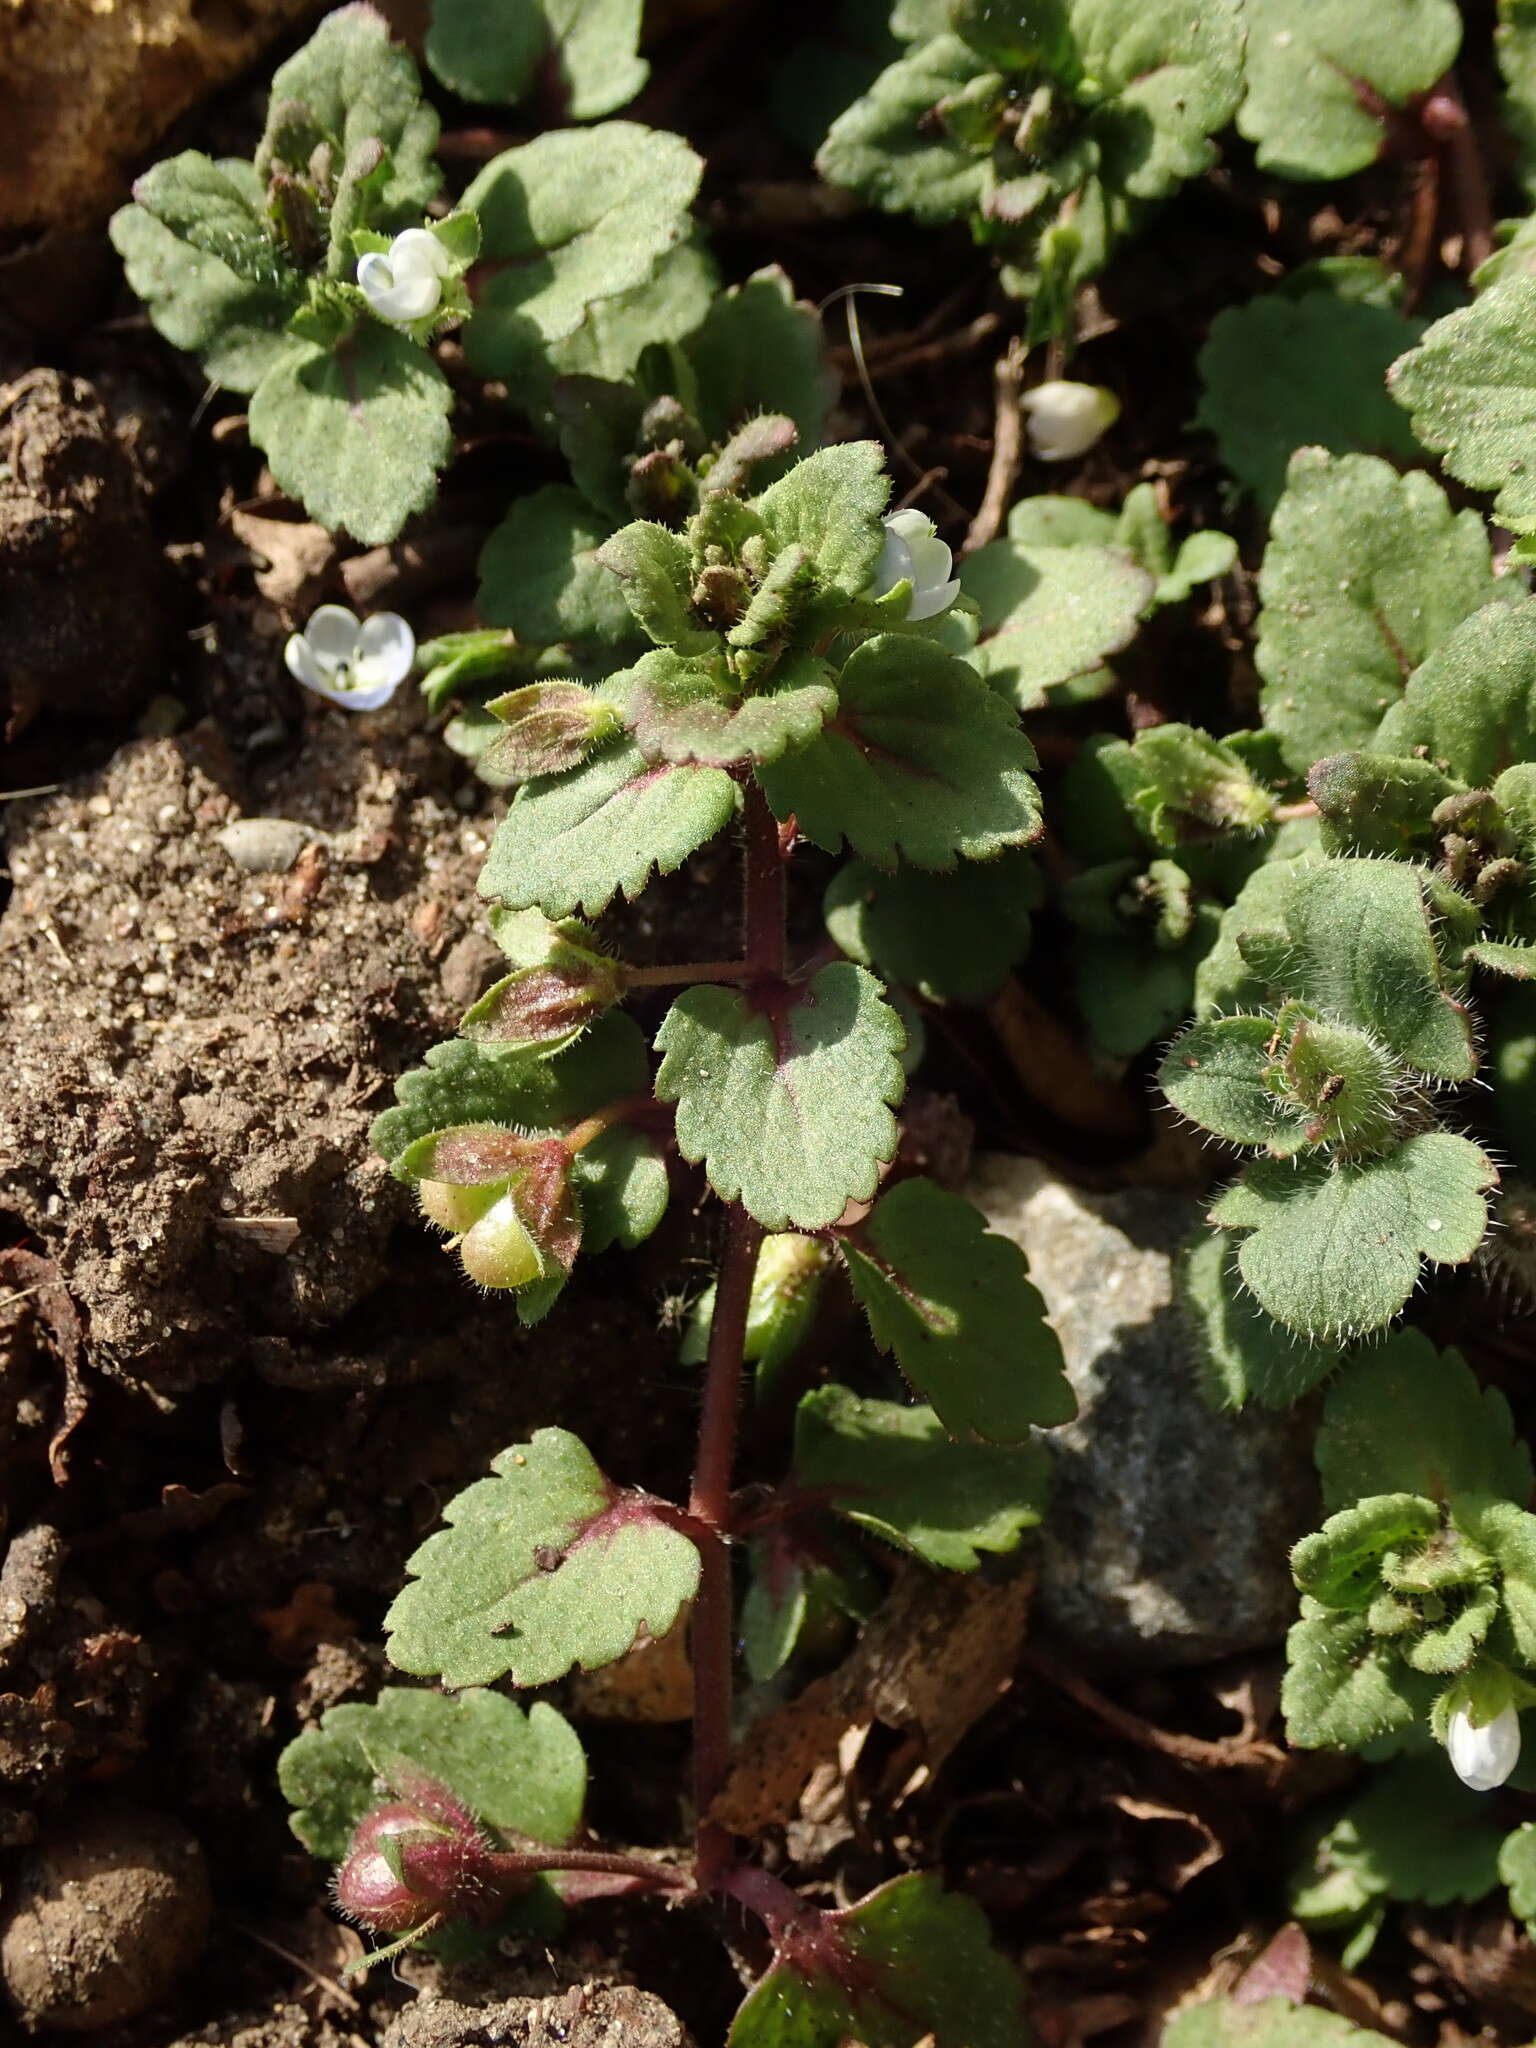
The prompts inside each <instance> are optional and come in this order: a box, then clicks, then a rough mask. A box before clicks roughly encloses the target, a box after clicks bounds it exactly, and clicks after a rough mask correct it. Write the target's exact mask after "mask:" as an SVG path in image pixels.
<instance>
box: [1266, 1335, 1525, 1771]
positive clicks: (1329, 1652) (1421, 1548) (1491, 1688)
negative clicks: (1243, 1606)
mask: <svg viewBox="0 0 1536 2048" xmlns="http://www.w3.org/2000/svg"><path fill="white" fill-rule="evenodd" d="M1317 1464H1318V1471H1319V1473H1320V1475H1321V1478H1322V1483H1323V1505H1324V1507H1325V1509H1326V1510H1327V1511H1328V1519H1327V1520H1326V1521H1325V1522H1324V1524H1323V1526H1322V1528H1321V1529H1319V1530H1318V1531H1317V1532H1316V1533H1315V1534H1314V1535H1311V1536H1307V1537H1305V1538H1303V1540H1302V1541H1301V1542H1300V1543H1299V1544H1298V1545H1297V1546H1296V1549H1295V1551H1294V1553H1293V1555H1292V1570H1293V1572H1294V1575H1295V1579H1296V1584H1297V1587H1298V1589H1299V1591H1300V1593H1301V1595H1302V1601H1301V1619H1300V1621H1299V1622H1297V1624H1296V1626H1295V1627H1294V1628H1293V1629H1292V1630H1291V1632H1290V1635H1289V1637H1288V1639H1287V1644H1286V1657H1287V1668H1286V1676H1285V1685H1284V1691H1283V1695H1282V1704H1283V1707H1284V1710H1285V1716H1286V1725H1287V1729H1288V1732H1289V1734H1290V1738H1291V1740H1292V1741H1293V1742H1295V1743H1297V1744H1299V1745H1300V1746H1301V1747H1303V1748H1308V1749H1315V1748H1320V1747H1339V1748H1363V1747H1364V1746H1365V1745H1366V1744H1367V1743H1370V1742H1373V1741H1376V1740H1378V1739H1379V1738H1381V1737H1383V1736H1395V1737H1398V1738H1399V1739H1401V1738H1403V1737H1404V1736H1406V1735H1407V1734H1408V1732H1409V1731H1414V1732H1415V1734H1416V1739H1417V1740H1418V1741H1419V1742H1420V1743H1422V1741H1423V1739H1424V1737H1425V1735H1426V1734H1429V1735H1433V1736H1434V1737H1435V1738H1437V1739H1443V1736H1444V1732H1445V1726H1446V1722H1447V1720H1448V1718H1449V1716H1450V1714H1451V1712H1452V1711H1453V1709H1454V1708H1455V1707H1456V1706H1458V1705H1467V1706H1470V1707H1473V1708H1475V1709H1476V1711H1477V1713H1478V1717H1479V1719H1480V1720H1481V1719H1486V1718H1488V1717H1489V1716H1490V1715H1492V1714H1495V1713H1498V1712H1500V1711H1502V1709H1503V1708H1504V1707H1506V1706H1509V1705H1511V1704H1512V1705H1514V1706H1515V1707H1517V1708H1521V1707H1524V1706H1526V1705H1528V1704H1529V1703H1530V1702H1531V1701H1532V1700H1533V1699H1536V1690H1533V1688H1532V1686H1531V1683H1530V1680H1529V1676H1528V1674H1529V1673H1530V1671H1531V1668H1532V1666H1533V1664H1536V1516H1533V1515H1532V1514H1530V1513H1529V1512H1528V1511H1527V1508H1526V1506H1525V1503H1526V1501H1527V1500H1528V1499H1529V1497H1530V1491H1531V1477H1532V1474H1531V1459H1530V1453H1529V1451H1528V1450H1527V1449H1526V1447H1525V1445H1524V1444H1523V1443H1521V1442H1520V1441H1519V1440H1518V1439H1517V1438H1516V1436H1515V1434H1514V1429H1513V1425H1512V1422H1511V1420H1510V1414H1509V1409H1508V1406H1507V1404H1506V1403H1505V1401H1504V1399H1503V1396H1502V1395H1500V1394H1498V1393H1496V1392H1493V1391H1492V1390H1484V1389H1481V1388H1479V1386H1478V1384H1477V1381H1476V1379H1475V1378H1474V1377H1473V1375H1472V1373H1471V1371H1470V1370H1469V1369H1468V1367H1467V1366H1466V1364H1465V1363H1464V1362H1463V1361H1462V1359H1461V1358H1459V1357H1458V1356H1457V1354H1456V1353H1455V1352H1446V1353H1439V1352H1437V1351H1436V1350H1435V1348H1434V1346H1433V1345H1432V1344H1430V1342H1429V1341H1428V1339H1427V1338H1424V1337H1422V1336H1420V1335H1419V1334H1418V1333H1417V1332H1411V1331H1410V1332H1403V1333H1400V1334H1399V1335H1397V1336H1395V1337H1393V1338H1392V1339H1391V1340H1390V1341H1389V1342H1388V1343H1387V1344H1386V1345H1384V1346H1382V1347H1381V1348H1380V1349H1379V1350H1377V1351H1375V1352H1373V1353H1371V1354H1370V1355H1368V1356H1367V1357H1365V1358H1362V1359H1360V1360H1359V1361H1357V1362H1356V1363H1354V1364H1352V1365H1351V1366H1350V1367H1349V1368H1348V1369H1347V1370H1346V1371H1345V1372H1344V1373H1343V1374H1342V1375H1341V1376H1340V1378H1339V1379H1338V1380H1336V1381H1335V1383H1334V1385H1333V1387H1332V1388H1331V1390H1330V1392H1329V1395H1328V1399H1327V1403H1326V1405H1325V1408H1324V1411H1323V1423H1322V1428H1321V1429H1320V1431H1319V1433H1318V1439H1317Z"/></svg>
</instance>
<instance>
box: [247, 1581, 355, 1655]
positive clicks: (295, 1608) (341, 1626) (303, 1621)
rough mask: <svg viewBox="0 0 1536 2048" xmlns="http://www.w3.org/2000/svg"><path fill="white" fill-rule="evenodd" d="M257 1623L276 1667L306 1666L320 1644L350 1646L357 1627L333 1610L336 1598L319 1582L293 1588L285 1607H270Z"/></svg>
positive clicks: (346, 1617)
mask: <svg viewBox="0 0 1536 2048" xmlns="http://www.w3.org/2000/svg"><path fill="white" fill-rule="evenodd" d="M256 1620H257V1622H258V1624H259V1625H260V1627H261V1628H262V1629H263V1630H264V1631H265V1633H266V1636H267V1640H268V1644H269V1646H270V1648H271V1651H272V1654H273V1656H274V1657H275V1658H276V1659H277V1661H278V1662H279V1664H294V1665H298V1664H307V1663H308V1661H309V1659H310V1656H311V1654H312V1653H313V1652H314V1650H315V1649H316V1648H317V1647H318V1646H319V1644H321V1643H345V1642H349V1641H350V1640H351V1638H352V1637H353V1636H355V1635H356V1634H357V1623H356V1622H355V1621H354V1620H353V1619H352V1617H351V1616H350V1615H348V1614H342V1613H341V1612H340V1611H339V1610H338V1608H337V1606H336V1594H335V1592H334V1590H333V1589H332V1588H331V1587H330V1586H327V1585H324V1584H322V1583H321V1582H320V1581H319V1580H318V1579H307V1580H305V1581H304V1583H303V1584H302V1585H298V1586H295V1587H294V1589H293V1592H292V1595H291V1596H290V1598H289V1601H288V1605H287V1606H286V1607H271V1608H268V1609H267V1611H266V1612H265V1613H264V1614H258V1615H257V1617H256Z"/></svg>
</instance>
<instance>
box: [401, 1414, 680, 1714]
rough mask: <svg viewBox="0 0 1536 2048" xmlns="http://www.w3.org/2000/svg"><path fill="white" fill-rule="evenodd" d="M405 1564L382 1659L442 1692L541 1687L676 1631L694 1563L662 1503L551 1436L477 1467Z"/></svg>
mask: <svg viewBox="0 0 1536 2048" xmlns="http://www.w3.org/2000/svg"><path fill="white" fill-rule="evenodd" d="M491 1470H492V1472H493V1473H494V1474H495V1475H496V1476H495V1477H494V1478H492V1479H481V1480H477V1481H476V1482H475V1484H474V1485H473V1486H471V1487H468V1488H467V1489H466V1490H465V1491H464V1492H463V1493H461V1494H459V1495H458V1496H457V1497H456V1498H455V1499H454V1500H452V1501H450V1502H449V1504H448V1506H447V1508H446V1509H445V1510H444V1519H445V1521H447V1523H448V1524H449V1526H448V1527H447V1528H446V1529H440V1530H439V1531H438V1532H437V1534H436V1535H434V1536H429V1537H428V1538H427V1540H426V1542H425V1543H424V1544H422V1546H421V1547H420V1549H419V1550H417V1551H416V1552H415V1554H414V1555H413V1556H412V1557H411V1558H410V1560H409V1561H408V1563H407V1566H406V1569H407V1571H408V1572H409V1573H410V1574H411V1582H410V1584H408V1585H407V1586H406V1587H405V1589H404V1590H403V1591H402V1592H401V1593H400V1594H399V1595H398V1597H397V1598H396V1600H395V1602H394V1605H393V1606H392V1607H391V1608H390V1610H389V1612H388V1614H387V1615H386V1616H385V1618H384V1626H385V1629H386V1631H387V1632H388V1636H389V1645H388V1647H389V1656H390V1661H391V1662H392V1663H393V1664H395V1665H396V1666H397V1667H398V1668H399V1669H400V1670H402V1671H409V1672H412V1673H414V1674H416V1675H417V1676H420V1677H431V1678H439V1679H441V1680H442V1682H443V1684H444V1685H447V1686H451V1687H457V1686H466V1685H489V1684H490V1683H491V1682H492V1681H493V1680H495V1679H497V1678H501V1677H503V1676H507V1675H510V1677H511V1679H512V1683H513V1684H514V1685H518V1686H534V1685H550V1684H553V1682H554V1681H555V1680H556V1679H557V1678H562V1677H564V1675H565V1673H566V1672H567V1671H569V1670H571V1669H572V1668H573V1667H576V1666H579V1667H580V1668H581V1669H582V1670H585V1671H592V1670H595V1669H597V1668H598V1667H599V1666H600V1665H603V1664H612V1663H614V1662H616V1660H617V1659H618V1658H620V1657H622V1656H623V1655H624V1653H625V1652H626V1651H627V1650H629V1649H631V1648H632V1647H633V1646H634V1644H635V1643H636V1642H637V1641H639V1640H640V1639H641V1637H642V1636H648V1637H649V1638H650V1639H651V1640H652V1641H659V1640H660V1638H661V1637H662V1636H664V1635H666V1634H667V1633H668V1631H669V1630H670V1629H671V1628H672V1627H673V1625H674V1624H675V1623H676V1621H677V1619H678V1616H679V1615H680V1614H681V1613H682V1611H683V1608H684V1607H685V1606H686V1605H687V1603H688V1602H689V1601H690V1600H691V1599H692V1598H693V1595H694V1593H695V1591H696V1590H697V1588H698V1582H699V1553H698V1551H697V1549H696V1548H695V1546H694V1545H693V1544H692V1543H691V1542H690V1541H689V1539H688V1538H687V1537H686V1536H684V1535H683V1534H682V1533H681V1532H680V1531H679V1530H677V1529H675V1528H673V1527H672V1526H671V1524H670V1523H669V1522H667V1521H665V1520H664V1519H662V1513H661V1510H662V1507H663V1504H662V1503H661V1502H659V1501H653V1500H651V1499H650V1498H649V1497H648V1496H646V1495H644V1494H641V1493H637V1492H633V1491H629V1490H626V1489H621V1488H619V1487H616V1486H614V1485H613V1484H612V1483H611V1482H610V1481H608V1480H607V1479H605V1478H604V1477H603V1475H602V1473H601V1472H599V1470H598V1468H597V1466H596V1465H595V1464H594V1463H593V1461H592V1458H591V1455H590V1453H589V1452H588V1451H587V1450H586V1448H585V1446H584V1445H583V1444H582V1443H581V1442H580V1441H579V1440H578V1439H577V1438H576V1437H574V1436H572V1435H571V1434H570V1433H569V1431H567V1430H563V1429H540V1430H535V1432H534V1434H533V1436H532V1438H531V1439H530V1440H529V1441H528V1442H527V1443H526V1444H515V1445H513V1446H512V1447H511V1449H509V1450H505V1451H503V1452H501V1454H500V1455H499V1456H498V1457H496V1458H493V1459H492V1460H491Z"/></svg>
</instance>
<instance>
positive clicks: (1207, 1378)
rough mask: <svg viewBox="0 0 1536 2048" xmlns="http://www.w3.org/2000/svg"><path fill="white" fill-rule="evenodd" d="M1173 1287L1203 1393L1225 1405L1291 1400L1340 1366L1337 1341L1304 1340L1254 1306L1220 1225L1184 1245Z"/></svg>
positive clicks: (1274, 1404) (1273, 1403)
mask: <svg viewBox="0 0 1536 2048" xmlns="http://www.w3.org/2000/svg"><path fill="white" fill-rule="evenodd" d="M1178 1287H1179V1303H1180V1306H1181V1307H1182V1308H1183V1310H1184V1314H1185V1317H1186V1319H1187V1321H1188V1323H1189V1325H1190V1329H1191V1332H1192V1334H1193V1336H1194V1340H1195V1345H1196V1348H1197V1350H1198V1352H1199V1354H1200V1367H1201V1375H1202V1379H1203V1381H1204V1385H1205V1390H1206V1398H1207V1399H1208V1400H1211V1401H1212V1402H1214V1403H1218V1404H1219V1405H1220V1406H1222V1407H1224V1408H1241V1407H1242V1406H1243V1405H1244V1403H1245V1402H1247V1401H1250V1400H1251V1401H1257V1402H1258V1404H1259V1406H1260V1407H1261V1408H1289V1407H1290V1405H1291V1403H1292V1402H1293V1401H1299V1400H1300V1399H1301V1397H1302V1395H1303V1394H1309V1393H1311V1391H1312V1389H1313V1388H1314V1387H1316V1386H1321V1384H1322V1382H1323V1381H1324V1380H1325V1379H1327V1378H1328V1377H1329V1375H1330V1374H1331V1373H1334V1372H1337V1370H1338V1368H1339V1362H1340V1360H1341V1358H1342V1357H1343V1353H1342V1352H1341V1351H1340V1349H1339V1347H1338V1345H1336V1344H1303V1343H1301V1342H1300V1341H1298V1339H1297V1338H1296V1337H1294V1336H1293V1335H1292V1334H1291V1332H1290V1331H1289V1330H1286V1329H1284V1328H1283V1327H1282V1326H1281V1325H1280V1324H1279V1323H1277V1322H1276V1321H1275V1320H1274V1318H1273V1316H1268V1315H1266V1314H1265V1313H1264V1311H1263V1309H1261V1308H1260V1307H1259V1305H1258V1303H1257V1302H1256V1301H1255V1300H1254V1298H1253V1296H1252V1295H1251V1294H1249V1293H1248V1291H1247V1290H1246V1288H1244V1286H1243V1285H1242V1282H1241V1280H1240V1279H1239V1277H1238V1271H1237V1258H1236V1247H1235V1245H1234V1244H1233V1242H1232V1240H1231V1238H1230V1237H1229V1236H1228V1235H1227V1234H1226V1233H1225V1232H1218V1231H1212V1232H1211V1233H1210V1234H1209V1235H1208V1236H1205V1237H1200V1238H1196V1239H1195V1240H1194V1242H1193V1243H1192V1244H1189V1245H1186V1246H1185V1248H1184V1252H1183V1254H1182V1256H1181V1258H1180V1260H1179V1268H1178Z"/></svg>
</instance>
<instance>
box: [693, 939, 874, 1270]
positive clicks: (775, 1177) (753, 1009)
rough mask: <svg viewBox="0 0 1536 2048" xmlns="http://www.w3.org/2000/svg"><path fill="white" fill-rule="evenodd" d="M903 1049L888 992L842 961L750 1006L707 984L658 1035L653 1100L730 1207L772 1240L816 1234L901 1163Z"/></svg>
mask: <svg viewBox="0 0 1536 2048" xmlns="http://www.w3.org/2000/svg"><path fill="white" fill-rule="evenodd" d="M905 1043H906V1031H905V1029H904V1028H903V1026H902V1023H901V1020H900V1018H899V1017H898V1016H897V1015H896V1012H895V1011H894V1010H893V1009H892V1008H891V1006H890V1005H889V1003H887V1002H886V1000H885V996H884V993H883V991H882V990H881V987H880V984H879V983H878V982H877V981H876V980H875V978H874V976H873V975H872V974H866V973H865V972H864V970H863V968H862V967H854V966H852V965H851V964H850V963H849V962H847V961H837V962H834V963H833V965H832V966H830V967H824V968H822V970H821V972H820V973H819V974H818V975H817V976H816V978H815V979H814V981H812V982H811V983H810V984H809V986H808V987H805V988H799V989H793V988H783V989H781V990H779V991H777V992H776V993H774V994H772V995H770V996H768V997H764V998H761V999H759V1000H758V1001H756V1002H754V1000H753V999H752V998H750V997H749V996H747V995H745V994H743V993H741V992H740V991H738V990H736V989H732V988H720V987H715V986H710V985H707V984H702V983H701V984H700V985H698V986H697V987H694V988H690V989H686V990H685V991H684V992H683V994H682V995H680V996H679V997H678V999H677V1001H676V1002H675V1003H674V1004H673V1005H672V1008H671V1009H670V1010H669V1011H668V1012H667V1015H666V1018H665V1019H664V1021H663V1023H662V1027H661V1029H660V1031H658V1032H657V1034H656V1045H657V1049H658V1050H659V1051H660V1052H661V1054H662V1056H663V1057H662V1062H661V1066H660V1069H659V1070H658V1072H657V1075H656V1094H657V1097H658V1098H659V1100H661V1101H662V1102H675V1103H676V1104H677V1145H678V1150H679V1151H680V1152H681V1153H682V1155H683V1157H684V1158H685V1159H691V1160H695V1161H698V1160H702V1161H703V1163H704V1170H705V1172H706V1173H707V1174H708V1176H709V1182H710V1186H711V1187H712V1188H713V1189H714V1190H715V1193H716V1194H717V1195H719V1197H720V1199H721V1200H722V1201H725V1202H735V1201H739V1202H741V1203H742V1204H743V1205H744V1206H745V1207H746V1209H747V1210H748V1211H749V1212H750V1214H752V1215H753V1216H755V1217H756V1218H757V1220H758V1222H759V1223H762V1224H765V1225H766V1226H767V1228H768V1229H769V1230H784V1229H787V1228H789V1227H790V1226H791V1225H793V1226H794V1227H795V1228H797V1229H800V1230H817V1229H820V1228H822V1227H823V1226H824V1225H826V1224H828V1223H835V1222H836V1221H837V1219H838V1217H839V1216H841V1215H842V1213H843V1211H844V1210H845V1209H846V1208H847V1206H848V1204H849V1203H850V1202H866V1201H868V1199H869V1197H870V1196H871V1195H872V1194H873V1193H874V1191H875V1185H876V1182H877V1181H878V1179H879V1177H880V1168H881V1167H882V1166H883V1165H884V1163H885V1162H886V1161H887V1160H888V1159H889V1158H891V1156H892V1154H893V1153H894V1152H895V1149H896V1119H895V1117H894V1115H893V1114H892V1108H893V1106H894V1104H896V1103H898V1102H899V1101H900V1100H901V1096H902V1091H903V1089H904V1088H905V1086H906V1080H905V1076H904V1075H903V1073H902V1068H901V1061H900V1059H899V1058H898V1054H899V1053H900V1052H901V1049H902V1047H903V1046H904V1045H905Z"/></svg>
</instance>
